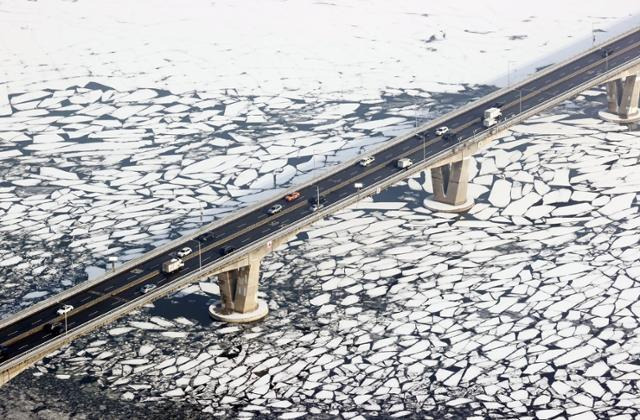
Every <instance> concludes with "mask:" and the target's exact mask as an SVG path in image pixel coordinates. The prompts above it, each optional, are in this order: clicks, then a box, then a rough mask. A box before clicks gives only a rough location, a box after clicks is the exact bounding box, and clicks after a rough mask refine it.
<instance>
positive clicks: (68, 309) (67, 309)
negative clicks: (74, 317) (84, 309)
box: [56, 305, 73, 315]
mask: <svg viewBox="0 0 640 420" xmlns="http://www.w3.org/2000/svg"><path fill="white" fill-rule="evenodd" d="M71 311H73V305H63V306H61V307H60V308H59V309H58V310H57V311H56V313H57V314H58V315H64V314H68V313H69V312H71Z"/></svg>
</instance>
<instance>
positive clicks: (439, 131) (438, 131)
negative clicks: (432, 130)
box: [436, 125, 449, 136]
mask: <svg viewBox="0 0 640 420" xmlns="http://www.w3.org/2000/svg"><path fill="white" fill-rule="evenodd" d="M448 132H449V127H447V126H446V125H443V126H442V127H438V128H436V136H442V135H444V134H446V133H448Z"/></svg>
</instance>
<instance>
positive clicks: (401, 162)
mask: <svg viewBox="0 0 640 420" xmlns="http://www.w3.org/2000/svg"><path fill="white" fill-rule="evenodd" d="M411 165H413V161H412V160H411V159H409V158H402V159H398V161H397V162H396V167H397V168H398V169H407V168H409V167H410V166H411Z"/></svg>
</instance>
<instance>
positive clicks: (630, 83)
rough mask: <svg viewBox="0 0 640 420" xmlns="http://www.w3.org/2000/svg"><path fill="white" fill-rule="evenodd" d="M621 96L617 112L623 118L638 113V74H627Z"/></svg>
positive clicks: (639, 89) (639, 85)
mask: <svg viewBox="0 0 640 420" xmlns="http://www.w3.org/2000/svg"><path fill="white" fill-rule="evenodd" d="M621 96H622V97H621V98H620V107H619V113H620V116H622V117H624V118H629V117H631V116H633V115H636V114H638V100H639V99H640V80H638V75H637V74H634V75H633V76H628V77H627V78H626V79H625V80H624V88H623V89H622V95H621Z"/></svg>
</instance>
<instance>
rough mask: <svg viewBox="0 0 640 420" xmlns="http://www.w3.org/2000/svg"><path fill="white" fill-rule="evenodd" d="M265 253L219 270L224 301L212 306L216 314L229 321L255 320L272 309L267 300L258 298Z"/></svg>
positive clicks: (211, 312)
mask: <svg viewBox="0 0 640 420" xmlns="http://www.w3.org/2000/svg"><path fill="white" fill-rule="evenodd" d="M261 260H262V256H261V255H257V256H256V255H253V256H249V258H248V259H245V260H243V261H244V263H243V264H245V265H242V264H240V265H234V266H233V267H229V268H228V269H226V270H224V271H221V272H219V273H218V287H219V289H220V300H221V302H220V305H217V306H215V305H212V306H210V307H209V313H210V314H211V316H212V317H214V318H215V319H217V320H220V321H226V322H236V323H240V322H252V321H257V320H258V319H261V318H264V317H265V316H266V315H267V313H268V312H269V308H268V307H267V304H266V303H265V302H262V301H260V300H259V299H258V285H259V282H260V261H261Z"/></svg>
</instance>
